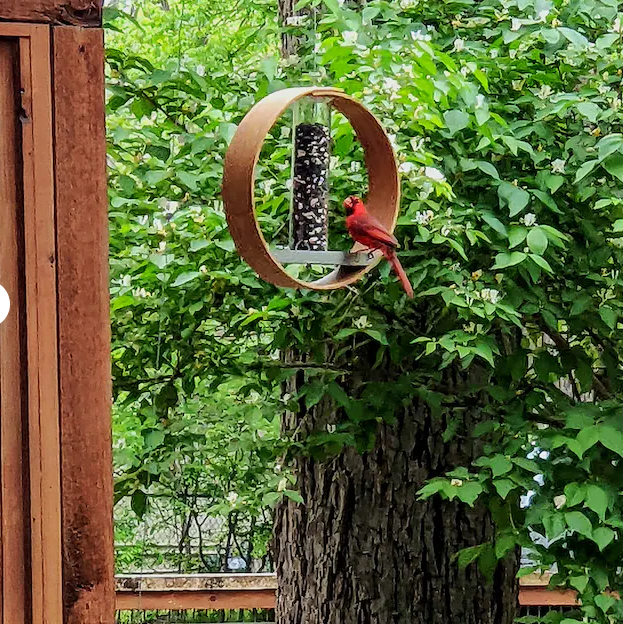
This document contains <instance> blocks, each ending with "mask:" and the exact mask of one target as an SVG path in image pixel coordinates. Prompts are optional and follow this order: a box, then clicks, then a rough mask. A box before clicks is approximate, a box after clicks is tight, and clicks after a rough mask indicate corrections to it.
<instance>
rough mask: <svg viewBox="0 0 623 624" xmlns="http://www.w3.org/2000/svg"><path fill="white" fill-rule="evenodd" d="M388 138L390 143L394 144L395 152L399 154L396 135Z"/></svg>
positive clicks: (390, 135)
mask: <svg viewBox="0 0 623 624" xmlns="http://www.w3.org/2000/svg"><path fill="white" fill-rule="evenodd" d="M387 138H388V139H389V142H390V143H391V144H392V147H393V148H394V150H395V151H396V152H397V151H398V149H399V147H398V137H397V136H396V135H395V134H388V135H387Z"/></svg>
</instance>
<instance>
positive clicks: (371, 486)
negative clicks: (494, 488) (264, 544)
mask: <svg viewBox="0 0 623 624" xmlns="http://www.w3.org/2000/svg"><path fill="white" fill-rule="evenodd" d="M385 374H386V376H387V381H391V379H392V377H391V371H389V372H388V371H385ZM299 383H300V379H299ZM461 383H462V382H461V380H460V379H456V380H455V381H449V386H448V388H447V391H448V392H449V393H450V394H452V391H453V387H452V384H456V385H457V386H458V385H459V384H461ZM289 418H290V421H289V422H286V423H284V425H285V426H286V428H287V429H289V430H291V428H292V427H293V426H294V425H295V424H296V423H298V424H299V425H300V423H301V422H305V426H304V427H303V428H302V430H301V433H302V434H303V435H305V433H307V432H310V431H313V430H314V429H316V430H318V429H320V430H322V429H324V428H325V427H326V424H327V423H332V422H335V414H334V413H333V409H332V406H331V404H330V403H328V402H324V403H321V404H319V406H317V407H316V408H314V409H313V410H312V411H305V410H301V412H300V413H298V414H290V415H289ZM478 419H479V410H478V408H474V409H472V410H471V411H470V412H467V413H464V415H463V423H464V425H465V427H466V428H471V427H472V426H473V425H474V424H475V423H476V422H477V421H478ZM447 426H448V421H447V419H446V418H443V417H440V416H433V415H432V414H431V412H430V409H429V408H428V406H427V405H426V404H425V403H423V402H422V401H419V400H414V402H413V404H412V405H411V406H410V407H409V408H408V409H405V410H404V411H403V412H402V413H401V414H399V416H398V418H397V420H396V422H395V423H394V424H391V425H390V424H386V425H383V426H382V427H381V428H380V430H379V435H378V439H377V442H376V446H375V448H374V450H373V451H371V452H369V453H365V454H364V455H360V454H358V453H357V452H356V451H355V450H353V449H350V450H347V451H345V452H343V453H342V454H340V455H339V456H338V457H336V458H334V459H332V460H329V461H325V462H321V461H314V460H313V459H310V458H305V457H300V458H298V459H297V460H296V465H295V470H296V474H297V477H298V485H299V487H300V491H301V494H302V496H303V498H304V499H305V505H298V504H296V503H293V502H292V501H288V502H286V503H284V504H282V505H281V507H280V508H279V509H278V512H277V519H276V523H275V542H274V546H275V556H276V563H277V576H278V580H279V591H278V605H277V622H278V624H286V623H287V624H511V623H512V622H513V620H514V618H515V616H516V608H517V595H518V587H517V580H516V578H515V575H516V572H517V569H518V565H519V562H518V557H516V556H514V557H511V558H510V559H508V560H507V561H505V562H503V563H502V564H500V566H499V567H498V569H497V571H496V573H495V575H494V578H493V582H492V583H490V584H488V583H487V582H486V580H485V579H484V578H483V577H482V576H481V575H480V574H479V573H478V572H477V570H476V569H475V567H474V566H471V567H469V568H467V569H466V570H460V569H459V568H458V565H457V563H456V561H454V560H453V555H454V554H455V553H456V552H457V551H458V550H460V549H462V548H466V547H468V546H474V545H476V544H480V543H483V542H486V541H488V540H490V539H491V537H492V536H493V524H492V521H491V518H490V515H489V513H488V511H487V509H485V508H484V507H479V506H476V507H475V508H473V509H472V508H468V507H466V506H464V505H462V504H460V503H450V502H446V501H442V500H440V499H438V498H433V499H431V500H428V501H425V502H420V501H418V500H417V491H418V490H419V489H420V488H421V487H422V486H423V485H424V483H425V481H426V480H427V479H429V478H431V477H433V476H438V475H441V474H443V473H444V472H445V471H446V470H449V469H452V468H454V467H456V466H459V465H468V464H469V463H470V459H471V458H473V457H474V455H475V454H476V453H477V449H476V448H475V446H474V444H473V442H472V440H471V439H470V438H469V437H462V436H457V437H456V439H454V440H452V441H451V442H449V443H444V442H443V433H444V431H446V429H447Z"/></svg>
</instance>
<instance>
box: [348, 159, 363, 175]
mask: <svg viewBox="0 0 623 624" xmlns="http://www.w3.org/2000/svg"><path fill="white" fill-rule="evenodd" d="M350 170H351V172H352V173H357V172H358V171H361V163H360V162H359V161H358V160H353V161H352V162H351V163H350Z"/></svg>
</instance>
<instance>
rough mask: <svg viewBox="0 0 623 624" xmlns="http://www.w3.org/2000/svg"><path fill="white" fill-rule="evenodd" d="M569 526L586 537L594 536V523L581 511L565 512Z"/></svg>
mask: <svg viewBox="0 0 623 624" xmlns="http://www.w3.org/2000/svg"><path fill="white" fill-rule="evenodd" d="M565 522H566V523H567V526H568V527H569V528H570V529H571V530H572V531H575V532H576V533H579V534H580V535H584V536H586V537H589V538H590V537H592V533H593V525H592V524H591V521H590V520H589V519H588V518H587V517H586V516H585V515H584V514H583V513H582V512H581V511H568V512H567V513H565Z"/></svg>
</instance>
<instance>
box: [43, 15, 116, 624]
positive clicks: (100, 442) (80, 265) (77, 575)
mask: <svg viewBox="0 0 623 624" xmlns="http://www.w3.org/2000/svg"><path fill="white" fill-rule="evenodd" d="M52 53H53V85H54V124H55V125H54V138H55V143H54V149H55V183H56V220H57V253H58V339H59V376H60V381H59V391H60V395H59V398H60V424H61V462H62V512H63V601H64V611H65V617H64V624H86V623H87V622H88V623H91V622H92V623H93V624H113V622H114V585H113V583H114V577H113V522H112V496H113V483H112V470H111V468H112V440H111V435H112V434H111V419H110V414H111V397H112V389H111V371H110V317H109V294H108V219H107V195H106V143H105V129H104V123H105V117H104V56H103V55H104V46H103V32H102V30H101V29H85V28H75V27H71V26H57V27H55V28H53V29H52Z"/></svg>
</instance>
